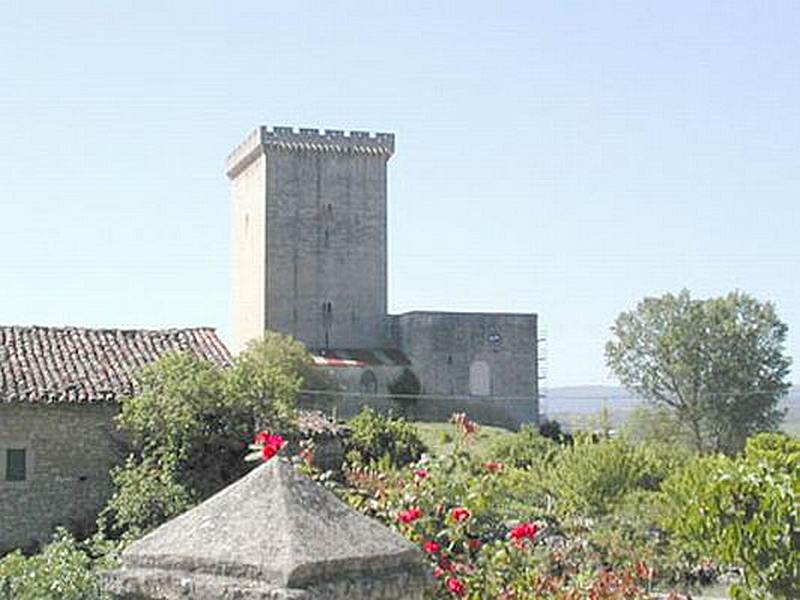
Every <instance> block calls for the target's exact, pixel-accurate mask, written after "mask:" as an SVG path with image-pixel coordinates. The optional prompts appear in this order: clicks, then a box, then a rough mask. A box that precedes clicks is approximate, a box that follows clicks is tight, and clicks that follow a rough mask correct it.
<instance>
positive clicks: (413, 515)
mask: <svg viewBox="0 0 800 600" xmlns="http://www.w3.org/2000/svg"><path fill="white" fill-rule="evenodd" d="M420 517H422V509H421V508H420V507H419V506H414V507H412V508H409V509H408V510H404V511H403V512H401V513H400V514H399V515H397V520H398V521H400V522H401V523H405V524H406V525H408V524H409V523H413V522H414V521H416V520H417V519H419V518H420Z"/></svg>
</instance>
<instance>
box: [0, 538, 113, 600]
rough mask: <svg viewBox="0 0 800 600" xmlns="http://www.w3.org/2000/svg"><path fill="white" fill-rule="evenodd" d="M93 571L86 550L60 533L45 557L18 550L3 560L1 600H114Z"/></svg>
mask: <svg viewBox="0 0 800 600" xmlns="http://www.w3.org/2000/svg"><path fill="white" fill-rule="evenodd" d="M93 567H94V564H93V560H92V557H91V556H90V555H89V554H88V552H87V551H86V549H85V548H83V547H82V546H81V545H79V544H78V543H76V542H75V539H74V538H73V537H72V536H71V535H70V534H69V533H68V532H67V531H66V530H64V529H59V530H57V532H56V535H55V537H54V539H53V541H52V542H51V543H50V544H48V545H47V546H45V547H44V548H43V549H42V551H41V553H39V554H35V555H33V556H31V557H25V556H24V555H23V554H22V553H21V552H20V551H19V550H17V551H15V552H12V553H11V554H9V555H7V556H5V557H4V558H3V559H2V560H0V600H111V597H110V596H109V595H108V594H106V593H104V592H103V591H102V590H101V588H100V580H99V578H98V576H97V574H96V572H95V570H94V569H93Z"/></svg>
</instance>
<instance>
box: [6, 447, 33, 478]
mask: <svg viewBox="0 0 800 600" xmlns="http://www.w3.org/2000/svg"><path fill="white" fill-rule="evenodd" d="M26 459H27V456H26V453H25V448H8V449H7V450H6V481H25V480H26V479H27V478H28V472H27V464H26V462H27V461H26Z"/></svg>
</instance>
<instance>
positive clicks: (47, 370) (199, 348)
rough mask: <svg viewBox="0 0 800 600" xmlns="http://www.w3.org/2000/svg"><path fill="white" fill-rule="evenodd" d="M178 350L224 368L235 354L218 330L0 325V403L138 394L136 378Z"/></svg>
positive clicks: (76, 400)
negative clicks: (146, 366)
mask: <svg viewBox="0 0 800 600" xmlns="http://www.w3.org/2000/svg"><path fill="white" fill-rule="evenodd" d="M173 351H186V352H191V353H193V354H195V355H196V356H198V357H201V358H205V359H208V360H210V361H212V362H214V363H216V364H219V365H228V364H230V362H231V355H230V352H229V351H228V349H227V348H226V347H225V345H224V344H223V343H222V342H221V341H220V340H219V338H218V337H217V335H216V333H215V332H214V330H213V329H210V328H197V329H162V330H142V329H85V328H82V327H6V326H0V402H32V403H54V402H67V403H92V402H109V401H115V400H118V399H119V398H120V397H122V396H129V395H131V394H132V393H134V391H135V381H134V375H135V373H136V372H137V371H138V370H139V369H140V368H141V367H142V366H144V365H146V364H148V363H151V362H153V361H155V360H157V359H158V358H160V357H161V356H162V355H164V354H166V353H168V352H173Z"/></svg>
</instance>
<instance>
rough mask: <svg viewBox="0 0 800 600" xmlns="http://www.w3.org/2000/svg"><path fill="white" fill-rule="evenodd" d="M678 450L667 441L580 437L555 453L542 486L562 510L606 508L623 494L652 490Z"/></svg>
mask: <svg viewBox="0 0 800 600" xmlns="http://www.w3.org/2000/svg"><path fill="white" fill-rule="evenodd" d="M680 460H681V456H680V454H679V453H677V452H673V450H672V449H671V448H670V447H669V446H663V445H661V446H659V445H647V444H645V445H634V444H631V443H629V442H628V441H626V440H625V439H610V440H605V439H604V440H600V441H597V442H595V441H594V440H593V439H592V438H590V437H588V436H583V437H579V438H578V439H577V440H576V441H575V444H574V445H573V446H570V447H568V448H565V449H564V450H562V451H561V452H560V453H558V454H557V456H556V458H555V460H554V461H553V462H552V464H551V465H550V467H549V469H548V473H547V488H548V490H549V491H550V493H551V494H552V496H553V498H554V500H555V504H556V511H557V513H558V514H560V515H561V516H570V515H573V514H576V513H580V514H582V515H585V516H597V515H602V514H606V513H609V512H611V511H612V510H613V509H614V507H615V506H616V504H617V503H618V502H619V501H621V500H622V499H623V498H624V497H625V495H626V494H628V493H631V492H633V491H636V490H656V489H658V488H659V486H660V484H661V482H662V481H663V480H664V479H665V478H666V477H667V475H668V474H669V472H670V469H671V468H673V465H674V464H675V463H676V462H677V463H679V462H680Z"/></svg>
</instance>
